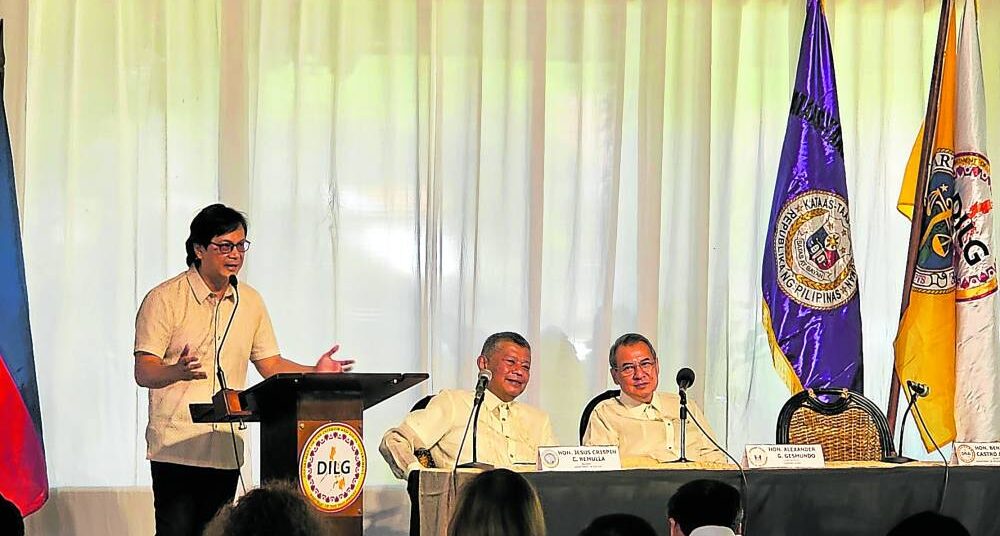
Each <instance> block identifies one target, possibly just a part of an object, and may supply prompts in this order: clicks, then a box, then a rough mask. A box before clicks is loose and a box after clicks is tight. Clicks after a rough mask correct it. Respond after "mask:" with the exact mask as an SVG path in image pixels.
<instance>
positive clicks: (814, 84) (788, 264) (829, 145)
mask: <svg viewBox="0 0 1000 536" xmlns="http://www.w3.org/2000/svg"><path fill="white" fill-rule="evenodd" d="M761 286H762V287H763V292H764V305H763V309H764V318H763V322H764V329H765V331H767V335H768V340H769V341H770V344H771V356H772V358H773V360H774V366H775V369H776V370H777V371H778V374H779V375H780V376H781V377H782V379H783V380H784V381H785V383H786V384H787V385H788V387H789V389H791V390H792V392H798V391H801V390H802V389H803V388H807V389H808V388H818V387H846V388H849V389H851V390H854V391H857V392H861V391H862V389H863V384H864V382H863V379H864V378H863V375H862V359H861V311H860V308H859V298H858V275H857V272H856V271H855V269H854V255H853V253H852V250H851V225H850V218H849V214H848V209H847V180H846V178H845V172H844V144H843V137H842V131H841V128H840V111H839V108H838V106H837V83H836V80H835V77H834V72H833V53H832V50H831V48H830V33H829V29H828V28H827V25H826V16H825V15H824V14H823V6H822V3H821V2H820V1H819V0H809V2H808V5H807V7H806V24H805V29H804V30H803V32H802V47H801V49H800V50H799V66H798V71H797V73H796V75H795V90H794V91H793V93H792V105H791V109H790V110H789V115H788V127H787V129H786V130H785V143H784V146H783V147H782V149H781V163H780V164H779V165H778V178H777V181H776V182H775V185H774V198H773V200H772V201H771V219H770V222H769V223H768V227H767V243H766V244H765V247H764V261H763V270H762V278H761Z"/></svg>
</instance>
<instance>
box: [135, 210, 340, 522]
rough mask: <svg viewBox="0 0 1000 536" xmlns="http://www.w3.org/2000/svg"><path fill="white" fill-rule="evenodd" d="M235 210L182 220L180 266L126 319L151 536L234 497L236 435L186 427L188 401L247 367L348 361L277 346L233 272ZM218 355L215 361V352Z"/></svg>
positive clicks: (336, 367)
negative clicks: (183, 258) (293, 355)
mask: <svg viewBox="0 0 1000 536" xmlns="http://www.w3.org/2000/svg"><path fill="white" fill-rule="evenodd" d="M246 237H247V222H246V219H245V218H244V217H243V215H242V214H240V213H239V212H237V211H236V210H233V209H232V208H229V207H227V206H224V205H221V204H215V205H211V206H208V207H205V208H204V209H202V210H201V212H199V213H198V215H197V216H195V218H194V220H192V221H191V234H190V236H189V237H188V239H187V242H186V243H185V249H186V251H187V266H188V268H187V270H185V271H184V272H181V273H180V274H178V275H176V276H174V277H172V278H170V279H168V280H166V281H164V282H163V283H160V284H159V285H157V286H156V287H155V288H153V289H152V290H150V291H149V293H148V294H147V295H146V297H145V298H144V299H143V301H142V305H141V306H140V307H139V312H138V314H137V316H136V320H135V348H134V355H135V381H136V383H138V384H139V385H140V386H142V387H148V388H149V424H148V426H147V427H146V445H147V446H146V457H147V458H148V459H149V460H150V469H151V472H152V477H153V507H154V510H155V515H156V534H157V535H158V536H164V535H175V534H177V535H181V534H183V535H193V534H201V531H202V529H203V528H204V526H205V524H206V523H208V521H209V520H210V519H211V518H212V516H213V515H214V514H215V512H216V511H217V510H218V509H219V508H220V507H221V506H223V505H224V504H226V503H227V502H229V501H231V500H232V499H233V497H234V495H235V493H236V483H237V480H238V478H239V467H240V465H242V463H243V459H242V458H243V456H242V455H243V436H242V434H241V433H239V432H236V431H234V430H232V427H231V425H222V424H195V423H193V422H192V421H191V414H190V413H189V410H188V405H189V404H191V403H194V402H205V401H207V400H210V399H211V398H212V394H213V393H215V392H216V391H218V390H219V388H220V383H221V380H220V378H221V377H224V378H225V379H226V382H227V383H228V387H230V388H234V389H243V388H244V387H245V386H246V378H247V363H248V362H249V363H253V364H254V367H256V368H257V371H258V372H260V374H261V375H262V376H264V377H265V378H267V377H269V376H271V375H273V374H276V373H278V372H314V371H315V372H341V371H347V370H349V369H350V366H351V363H352V361H336V360H334V359H332V358H331V356H332V355H333V353H334V352H336V351H337V348H338V347H337V346H334V347H333V348H331V349H330V350H329V351H328V352H326V353H325V354H323V355H322V356H321V357H320V359H319V361H318V362H317V364H316V366H315V367H309V366H303V365H299V364H297V363H295V362H292V361H289V360H287V359H285V358H283V357H282V356H281V354H280V352H279V351H278V343H277V341H276V340H275V336H274V330H273V329H272V328H271V319H270V318H269V317H268V314H267V309H266V308H265V307H264V302H263V300H262V299H261V297H260V294H258V293H257V291H256V290H254V289H253V288H252V287H250V286H249V285H246V284H239V283H238V281H237V280H236V274H238V273H239V271H240V268H242V267H243V261H244V258H245V254H246V252H247V250H248V249H249V248H250V241H248V240H247V239H246ZM217 357H218V358H217Z"/></svg>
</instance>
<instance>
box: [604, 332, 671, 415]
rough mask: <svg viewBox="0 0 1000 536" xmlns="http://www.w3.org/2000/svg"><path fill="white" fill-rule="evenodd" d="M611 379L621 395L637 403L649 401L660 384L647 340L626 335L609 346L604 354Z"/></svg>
mask: <svg viewBox="0 0 1000 536" xmlns="http://www.w3.org/2000/svg"><path fill="white" fill-rule="evenodd" d="M608 363H609V364H610V365H611V378H612V379H613V380H614V381H615V384H617V385H619V386H620V387H621V388H622V392H623V393H625V394H627V395H628V396H630V397H632V398H634V399H636V400H638V401H640V402H646V403H649V402H651V401H652V400H653V395H654V394H655V393H656V388H657V386H659V383H660V364H659V363H658V362H657V360H656V350H654V349H653V345H652V344H651V343H650V342H649V339H647V338H646V337H643V336H642V335H639V334H638V333H626V334H624V335H622V336H621V337H618V340H616V341H615V343H614V344H612V345H611V351H610V352H608Z"/></svg>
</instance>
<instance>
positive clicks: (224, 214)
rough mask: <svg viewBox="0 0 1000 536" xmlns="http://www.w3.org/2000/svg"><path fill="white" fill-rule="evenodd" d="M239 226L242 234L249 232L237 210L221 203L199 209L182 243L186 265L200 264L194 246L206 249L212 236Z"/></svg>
mask: <svg viewBox="0 0 1000 536" xmlns="http://www.w3.org/2000/svg"><path fill="white" fill-rule="evenodd" d="M241 227H242V228H243V233H244V235H245V234H246V233H247V232H249V231H248V229H247V219H246V218H245V217H244V216H243V214H241V213H240V212H238V211H237V210H235V209H232V208H229V207H227V206H226V205H223V204H222V203H216V204H214V205H209V206H207V207H205V208H203V209H201V212H199V213H198V215H196V216H195V217H194V219H193V220H191V234H190V235H188V239H187V241H186V242H185V243H184V249H185V251H186V252H187V265H188V266H194V267H196V268H197V267H200V266H201V259H199V258H198V255H197V253H196V252H195V248H196V246H197V247H200V248H202V249H207V248H208V245H209V244H210V243H211V242H212V239H213V238H215V237H217V236H221V235H224V234H229V233H231V232H233V231H235V230H237V229H239V228H241Z"/></svg>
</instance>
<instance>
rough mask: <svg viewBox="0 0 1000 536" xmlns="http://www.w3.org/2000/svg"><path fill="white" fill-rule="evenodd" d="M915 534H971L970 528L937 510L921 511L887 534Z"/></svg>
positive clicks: (892, 535) (909, 535)
mask: <svg viewBox="0 0 1000 536" xmlns="http://www.w3.org/2000/svg"><path fill="white" fill-rule="evenodd" d="M915 534H935V535H937V534H947V535H948V536H969V529H967V528H965V526H963V525H962V523H961V522H960V521H959V520H957V519H955V518H953V517H948V516H945V515H941V514H939V513H937V512H931V511H929V510H928V511H926V512H920V513H919V514H913V515H912V516H910V517H907V518H906V519H904V520H902V521H900V522H899V524H898V525H896V526H895V527H893V529H892V530H890V531H889V533H888V534H887V536H913V535H915Z"/></svg>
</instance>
